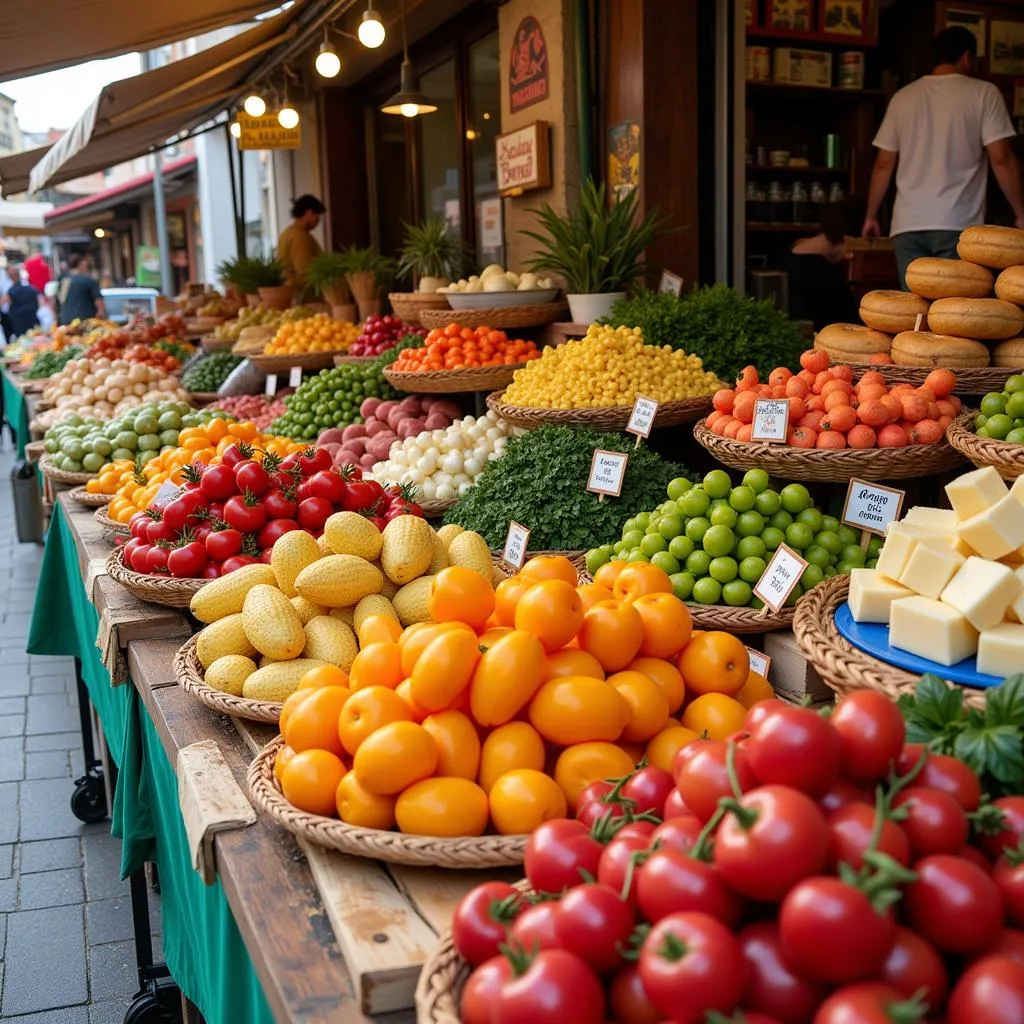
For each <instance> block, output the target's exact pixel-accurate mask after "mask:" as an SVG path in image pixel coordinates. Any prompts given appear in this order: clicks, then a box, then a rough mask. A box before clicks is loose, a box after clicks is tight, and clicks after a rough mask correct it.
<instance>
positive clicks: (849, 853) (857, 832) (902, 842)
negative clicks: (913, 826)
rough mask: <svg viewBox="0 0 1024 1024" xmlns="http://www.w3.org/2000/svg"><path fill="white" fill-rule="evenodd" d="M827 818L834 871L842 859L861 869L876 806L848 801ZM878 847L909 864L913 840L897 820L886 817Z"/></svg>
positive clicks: (829, 856) (868, 845)
mask: <svg viewBox="0 0 1024 1024" xmlns="http://www.w3.org/2000/svg"><path fill="white" fill-rule="evenodd" d="M826 820H827V821H828V866H829V870H830V871H835V869H836V866H837V865H838V864H840V863H841V862H845V863H847V864H849V865H850V867H851V868H853V869H854V871H860V869H861V867H863V865H864V851H865V850H868V849H869V848H870V847H871V843H872V840H873V838H874V831H875V809H874V807H869V806H868V805H867V804H859V803H857V804H847V805H846V806H845V807H840V808H839V810H838V811H833V812H832V814H830V815H829V816H828V818H827V819H826ZM878 849H879V850H880V851H881V852H882V853H887V854H888V855H889V856H890V857H892V859H893V860H895V861H897V862H898V863H900V864H903V865H904V866H906V865H907V864H909V863H910V840H909V839H907V836H906V834H905V833H904V831H903V829H902V828H900V826H899V825H897V824H896V822H894V821H890V820H886V821H885V823H884V824H883V825H882V834H881V837H880V838H879V841H878Z"/></svg>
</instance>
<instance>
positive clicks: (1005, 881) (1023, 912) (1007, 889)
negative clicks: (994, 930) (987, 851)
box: [992, 853, 1024, 928]
mask: <svg viewBox="0 0 1024 1024" xmlns="http://www.w3.org/2000/svg"><path fill="white" fill-rule="evenodd" d="M992 881H994V882H995V883H996V886H997V887H998V889H999V892H1000V893H1001V894H1002V897H1003V906H1004V907H1005V908H1006V917H1007V920H1008V921H1009V923H1010V924H1012V925H1016V927H1018V928H1024V859H1021V856H1020V854H1019V853H1017V854H1014V855H1013V857H1012V858H1011V857H1010V856H1009V855H1007V854H1003V856H1002V857H1000V858H999V860H997V861H996V864H995V867H994V868H993V869H992Z"/></svg>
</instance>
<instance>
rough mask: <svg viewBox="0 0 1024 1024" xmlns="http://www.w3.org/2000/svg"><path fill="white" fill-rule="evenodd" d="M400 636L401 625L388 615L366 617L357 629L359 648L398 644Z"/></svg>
mask: <svg viewBox="0 0 1024 1024" xmlns="http://www.w3.org/2000/svg"><path fill="white" fill-rule="evenodd" d="M401 635H402V624H401V623H400V622H398V621H397V620H396V619H393V618H391V616H390V615H367V617H366V618H365V619H363V624H362V625H361V626H360V627H359V646H360V647H369V646H370V644H379V643H387V642H388V641H393V642H395V643H397V642H398V638H399V637H400V636H401Z"/></svg>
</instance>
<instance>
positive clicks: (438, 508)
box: [416, 498, 458, 519]
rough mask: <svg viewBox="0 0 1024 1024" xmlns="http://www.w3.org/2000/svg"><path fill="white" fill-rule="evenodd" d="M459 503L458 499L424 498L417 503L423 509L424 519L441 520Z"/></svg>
mask: <svg viewBox="0 0 1024 1024" xmlns="http://www.w3.org/2000/svg"><path fill="white" fill-rule="evenodd" d="M456 501H458V498H445V499H443V500H442V499H438V498H424V499H423V500H422V501H418V502H416V504H417V505H419V507H420V508H421V509H423V518H424V519H440V518H441V516H443V515H444V514H445V512H447V511H448V509H450V508H451V507H452V505H454V504H455V502H456Z"/></svg>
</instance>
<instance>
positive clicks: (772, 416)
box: [750, 398, 789, 444]
mask: <svg viewBox="0 0 1024 1024" xmlns="http://www.w3.org/2000/svg"><path fill="white" fill-rule="evenodd" d="M788 433H789V399H788V398H759V399H757V401H755V402H754V421H753V423H752V425H751V430H750V440H751V441H767V442H768V443H769V444H781V443H782V442H784V441H785V440H786V435H787V434H788Z"/></svg>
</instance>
